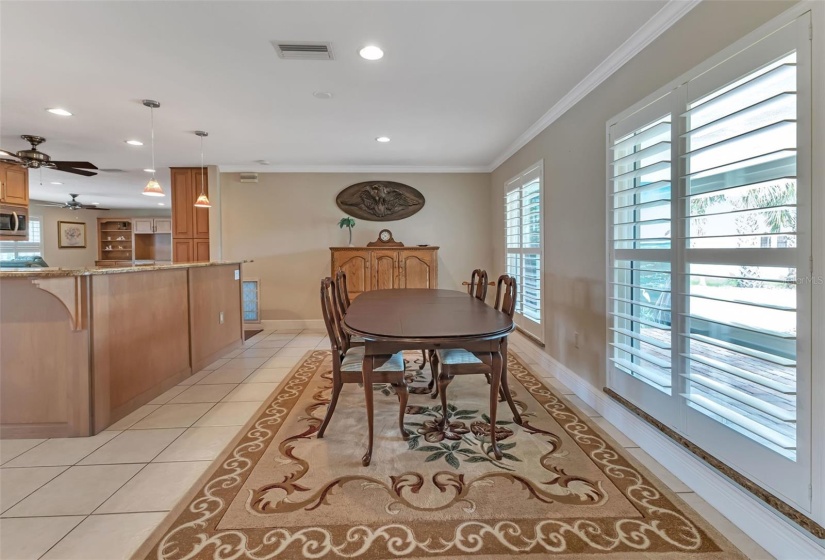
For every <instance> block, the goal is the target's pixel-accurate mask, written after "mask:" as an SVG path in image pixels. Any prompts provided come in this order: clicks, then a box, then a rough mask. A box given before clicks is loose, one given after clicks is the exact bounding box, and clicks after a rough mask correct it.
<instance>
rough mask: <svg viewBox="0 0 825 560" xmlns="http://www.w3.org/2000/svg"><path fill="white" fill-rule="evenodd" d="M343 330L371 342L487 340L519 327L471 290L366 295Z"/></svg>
mask: <svg viewBox="0 0 825 560" xmlns="http://www.w3.org/2000/svg"><path fill="white" fill-rule="evenodd" d="M343 327H344V330H346V331H347V332H349V333H350V334H354V335H357V336H363V337H364V338H365V339H367V340H393V339H403V340H422V339H449V338H461V339H475V340H485V339H492V338H500V337H502V336H506V335H507V334H508V333H510V332H512V331H513V330H514V329H515V325H514V324H513V320H512V319H511V318H510V317H508V316H507V315H506V314H505V313H502V312H501V311H497V310H495V309H493V308H492V307H490V306H489V305H486V304H485V303H484V302H481V301H479V300H478V299H476V298H474V297H471V296H470V295H469V294H467V293H466V292H458V291H454V290H428V289H401V290H374V291H371V292H364V293H362V294H361V295H359V296H358V297H357V298H355V300H353V302H352V304H350V307H349V309H348V310H347V314H346V316H345V317H344V321H343Z"/></svg>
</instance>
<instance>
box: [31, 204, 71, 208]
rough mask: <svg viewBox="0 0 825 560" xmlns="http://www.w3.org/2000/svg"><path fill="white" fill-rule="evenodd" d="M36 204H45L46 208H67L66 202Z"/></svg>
mask: <svg viewBox="0 0 825 560" xmlns="http://www.w3.org/2000/svg"><path fill="white" fill-rule="evenodd" d="M35 206H44V207H46V208H66V207H67V206H66V205H65V204H35Z"/></svg>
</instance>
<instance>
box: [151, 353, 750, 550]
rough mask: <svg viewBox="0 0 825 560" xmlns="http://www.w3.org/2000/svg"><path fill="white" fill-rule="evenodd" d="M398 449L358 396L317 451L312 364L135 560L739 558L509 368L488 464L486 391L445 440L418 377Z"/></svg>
mask: <svg viewBox="0 0 825 560" xmlns="http://www.w3.org/2000/svg"><path fill="white" fill-rule="evenodd" d="M416 357H418V358H419V359H420V353H410V354H409V355H408V356H407V358H408V378H409V379H410V380H411V381H412V383H413V387H412V390H411V393H412V394H411V395H410V400H409V403H408V407H407V415H406V420H405V427H406V429H407V430H408V431H409V432H410V435H411V437H410V439H409V440H408V441H404V440H403V439H402V438H401V436H400V433H399V429H398V424H397V415H398V406H399V405H398V400H397V398H396V396H395V395H394V393H393V392H392V390H391V388H390V387H389V386H383V385H376V386H374V388H373V390H374V391H375V395H374V396H375V430H376V437H375V450H374V452H373V457H372V463H371V465H370V466H369V467H362V466H361V455H362V454H363V453H364V450H365V448H366V413H365V411H364V406H363V402H364V397H363V389H362V388H361V387H359V386H358V385H357V384H348V385H345V386H344V389H343V391H342V393H341V397H340V399H339V402H338V406H337V409H336V411H335V415H334V416H333V418H332V421H331V423H330V425H329V427H328V428H327V431H326V434H325V437H324V439H318V438H317V437H316V432H317V431H318V427H319V426H320V424H321V420H322V419H323V417H324V414H325V412H326V410H327V403H328V402H329V398H330V394H331V386H332V380H331V361H330V353H329V352H326V351H312V352H310V353H308V354H307V355H306V356H305V357H304V359H303V360H302V362H301V363H300V364H299V365H298V366H297V367H296V368H295V369H294V370H293V372H292V373H291V374H290V375H289V376H288V377H287V379H286V380H285V381H284V382H283V383H282V384H281V385H280V386H279V388H278V389H277V390H276V391H275V392H274V393H273V394H272V396H271V397H270V398H269V399H268V400H267V402H266V403H265V404H264V406H262V408H261V409H260V411H259V412H258V413H257V414H256V415H255V416H254V417H253V420H251V421H250V423H249V424H248V425H247V426H246V427H245V428H244V429H243V430H242V431H241V432H240V434H239V436H238V438H236V441H234V442H233V443H232V444H230V445H229V446H228V447H227V449H226V450H225V451H224V452H223V453H222V455H221V456H220V457H219V458H218V459H217V460H216V461H215V463H214V464H213V466H212V467H211V468H210V469H209V470H208V471H207V473H206V474H205V475H204V476H203V477H202V478H201V480H200V481H199V482H198V483H197V484H196V485H195V487H194V488H193V490H192V491H191V492H190V493H189V494H188V496H187V497H186V498H185V499H184V500H183V501H182V502H181V504H179V506H178V507H177V508H176V509H175V510H173V511H172V512H171V514H170V515H169V517H168V518H167V520H166V521H165V522H164V523H163V524H162V525H161V527H159V528H158V530H157V531H155V533H154V534H153V535H152V537H151V538H150V539H149V540H148V541H147V543H146V544H144V546H143V547H142V548H141V550H140V551H139V552H138V555H137V557H139V558H151V559H168V560H172V559H184V558H186V559H191V558H204V559H206V558H209V559H225V558H226V559H228V558H233V559H235V558H252V559H274V558H288V559H298V558H359V559H386V558H394V557H405V558H465V557H467V558H469V557H473V558H510V557H516V556H527V557H531V556H532V557H535V558H544V557H547V556H548V555H551V554H552V555H553V556H558V557H561V558H605V559H609V560H615V559H619V558H686V559H687V558H689V559H697V560H698V559H702V560H704V559H710V558H725V559H727V558H744V556H742V555H741V554H740V553H739V552H738V551H737V550H736V549H735V547H733V545H731V544H730V543H729V542H728V541H727V540H726V539H725V538H724V537H722V536H721V535H720V534H719V533H718V532H716V531H715V530H714V529H713V528H712V527H710V526H709V525H708V524H707V523H706V522H704V521H703V520H702V519H701V518H700V517H699V516H698V515H697V514H696V513H695V512H693V511H692V510H691V509H690V508H689V507H688V506H687V505H686V504H685V503H684V502H682V501H681V500H680V499H679V498H678V497H677V496H676V495H675V494H673V493H672V492H670V491H669V490H667V489H666V488H665V486H664V484H662V483H661V482H660V481H658V480H657V479H655V478H654V477H653V476H652V475H651V474H650V473H649V472H648V471H647V470H646V469H644V468H643V467H641V466H640V465H639V464H638V463H637V462H636V461H635V460H633V459H632V458H629V457H628V455H627V454H625V453H623V452H622V450H621V447H620V446H618V445H617V444H616V443H615V442H613V441H612V440H611V439H610V438H609V437H608V436H606V435H605V434H604V433H603V432H602V431H601V430H600V429H599V428H598V427H596V426H595V425H593V424H592V423H591V422H590V421H589V419H588V418H587V417H586V416H585V415H584V414H583V413H581V412H580V411H578V410H576V409H575V408H574V407H573V406H572V405H569V404H568V403H567V402H566V401H565V400H564V399H563V398H561V397H560V396H558V395H556V394H555V393H553V392H552V391H551V390H550V389H549V388H548V387H547V386H546V385H545V384H544V383H542V381H541V380H540V378H539V377H537V376H536V375H534V374H533V373H532V372H531V371H530V370H529V369H528V368H527V367H526V366H525V365H524V364H522V363H521V362H520V361H519V360H518V359H517V358H515V357H514V356H513V355H511V356H510V358H509V364H508V369H509V375H510V376H511V379H512V381H511V383H510V388H511V390H512V392H513V396H514V399H515V401H516V404H517V406H518V407H519V409H520V411H521V414H522V417H523V420H524V422H523V425H522V426H518V425H516V424H515V423H514V422H512V416H511V413H510V410H509V408H508V407H507V405H506V403H500V404H499V414H498V417H499V419H500V420H499V421H497V422H496V426H495V430H496V434H497V439H498V440H499V442H500V446H501V449H502V451H503V452H504V456H503V458H502V459H501V460H500V461H498V460H496V459H495V457H494V456H493V454H492V453H491V452H490V445H489V434H490V430H491V427H490V424H489V418H488V416H487V412H488V406H489V405H488V402H489V401H488V399H489V385H488V384H487V382H486V380H485V378H484V376H480V375H468V376H459V377H456V378H455V380H454V381H453V382H452V383H451V384H450V387H449V391H448V395H449V403H450V404H449V406H448V411H447V413H448V417H449V423H448V426H447V428H446V429H444V430H442V429H440V428H439V424H438V422H437V420H438V419H439V418H440V417H441V413H442V410H441V407H440V405H439V404H438V402H439V401H438V400H432V399H430V397H429V395H428V394H427V389H426V383H427V381H428V380H429V376H430V372H429V369H428V368H425V370H424V371H423V372H419V371H418V368H417V365H416V364H415V363H414V360H415V358H416Z"/></svg>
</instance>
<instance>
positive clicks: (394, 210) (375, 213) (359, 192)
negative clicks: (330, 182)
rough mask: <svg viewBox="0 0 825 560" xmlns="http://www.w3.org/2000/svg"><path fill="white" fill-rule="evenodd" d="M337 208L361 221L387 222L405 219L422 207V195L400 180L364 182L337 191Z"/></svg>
mask: <svg viewBox="0 0 825 560" xmlns="http://www.w3.org/2000/svg"><path fill="white" fill-rule="evenodd" d="M335 202H336V203H337V204H338V208H340V209H341V210H343V211H344V212H346V213H347V214H349V215H350V216H352V217H353V218H358V219H361V220H369V221H371V222H391V221H393V220H403V219H404V218H409V217H410V216H412V215H413V214H415V213H416V212H418V211H419V210H421V209H422V208H423V207H424V195H423V194H421V193H420V192H419V191H418V190H416V189H414V188H412V187H411V186H409V185H404V184H403V183H396V182H394V181H364V182H363V183H356V184H354V185H350V186H349V187H347V188H345V189H344V190H342V191H341V192H340V193H338V196H337V197H336V198H335Z"/></svg>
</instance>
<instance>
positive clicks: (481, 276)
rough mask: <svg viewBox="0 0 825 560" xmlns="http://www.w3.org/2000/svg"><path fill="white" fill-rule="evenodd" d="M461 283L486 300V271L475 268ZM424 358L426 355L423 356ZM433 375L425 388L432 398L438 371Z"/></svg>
mask: <svg viewBox="0 0 825 560" xmlns="http://www.w3.org/2000/svg"><path fill="white" fill-rule="evenodd" d="M462 284H464V285H466V286H467V293H468V294H470V295H471V296H473V297H474V298H476V299H480V300H481V301H487V286H488V283H487V271H486V270H484V269H481V268H477V269H475V270H474V271H473V273H472V274H471V275H470V283H469V284H467V282H462ZM425 359H426V356H425ZM418 369H424V364H421V367H420V368H418ZM432 374H433V377H432V379H430V382H429V383H428V384H427V389H429V390H430V391H432V392H431V394H430V396H431V397H432V398H436V397H438V383H437V382H436V381H437V378H438V372H436V371H435V370H433V372H432ZM486 377H487V383H489V382H490V376H489V374H488V375H487V376H486Z"/></svg>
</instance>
